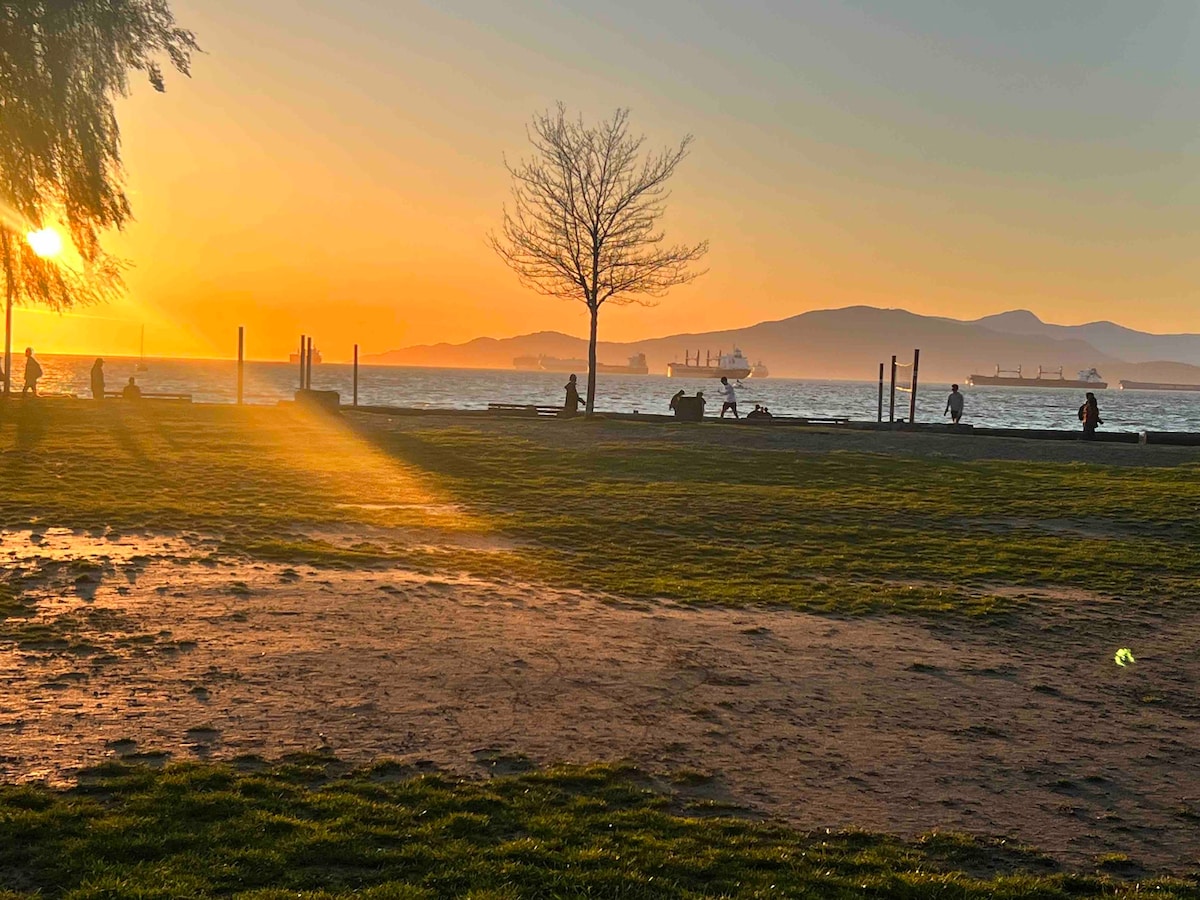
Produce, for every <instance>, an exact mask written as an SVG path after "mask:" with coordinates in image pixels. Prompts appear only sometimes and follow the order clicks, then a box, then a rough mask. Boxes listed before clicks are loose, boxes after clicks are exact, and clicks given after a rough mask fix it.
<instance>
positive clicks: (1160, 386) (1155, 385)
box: [1117, 378, 1200, 391]
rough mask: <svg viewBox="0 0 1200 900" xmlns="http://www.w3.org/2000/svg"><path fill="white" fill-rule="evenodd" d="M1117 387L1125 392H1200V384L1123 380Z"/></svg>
mask: <svg viewBox="0 0 1200 900" xmlns="http://www.w3.org/2000/svg"><path fill="white" fill-rule="evenodd" d="M1117 387H1119V388H1120V389H1121V390H1123V391H1200V384H1165V383H1163V382H1158V381H1129V380H1127V379H1125V378H1122V379H1121V380H1120V381H1118V382H1117Z"/></svg>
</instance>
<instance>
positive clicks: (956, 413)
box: [942, 384, 963, 425]
mask: <svg viewBox="0 0 1200 900" xmlns="http://www.w3.org/2000/svg"><path fill="white" fill-rule="evenodd" d="M946 413H949V414H950V422H951V423H952V424H954V425H957V424H958V420H959V419H961V418H962V414H963V395H962V394H961V393H960V392H959V390H958V385H957V384H952V385H950V396H949V397H947V398H946V411H945V412H943V413H942V415H943V416H944V415H946Z"/></svg>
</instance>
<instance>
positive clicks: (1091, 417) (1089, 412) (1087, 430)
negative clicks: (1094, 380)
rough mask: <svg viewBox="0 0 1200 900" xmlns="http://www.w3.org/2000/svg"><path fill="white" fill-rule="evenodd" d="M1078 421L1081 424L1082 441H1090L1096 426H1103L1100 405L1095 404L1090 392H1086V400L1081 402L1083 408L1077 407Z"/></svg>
mask: <svg viewBox="0 0 1200 900" xmlns="http://www.w3.org/2000/svg"><path fill="white" fill-rule="evenodd" d="M1079 421H1080V422H1082V423H1083V439H1084V440H1085V441H1090V440H1091V439H1092V437H1093V436H1094V435H1095V434H1096V426H1097V425H1103V424H1104V420H1103V419H1102V418H1100V405H1099V404H1098V403H1096V395H1095V394H1093V393H1092V392H1091V391H1088V392H1087V399H1086V400H1084V401H1083V406H1081V407H1079Z"/></svg>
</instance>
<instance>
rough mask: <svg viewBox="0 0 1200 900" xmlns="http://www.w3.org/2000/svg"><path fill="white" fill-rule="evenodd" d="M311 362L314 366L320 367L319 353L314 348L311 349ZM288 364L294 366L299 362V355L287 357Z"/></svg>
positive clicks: (294, 354)
mask: <svg viewBox="0 0 1200 900" xmlns="http://www.w3.org/2000/svg"><path fill="white" fill-rule="evenodd" d="M312 361H313V365H314V366H316V365H320V363H321V351H320V350H318V349H317V348H316V347H313V354H312ZM288 362H290V363H291V364H292V365H295V364H296V363H298V362H300V354H299V353H293V354H292V355H291V356H289V357H288Z"/></svg>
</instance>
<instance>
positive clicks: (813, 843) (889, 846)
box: [0, 401, 1200, 898]
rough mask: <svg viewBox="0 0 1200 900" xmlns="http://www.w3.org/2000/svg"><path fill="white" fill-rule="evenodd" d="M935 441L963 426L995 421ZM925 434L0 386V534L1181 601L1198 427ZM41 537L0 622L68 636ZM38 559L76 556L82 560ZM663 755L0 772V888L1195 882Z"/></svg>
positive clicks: (394, 893)
mask: <svg viewBox="0 0 1200 900" xmlns="http://www.w3.org/2000/svg"><path fill="white" fill-rule="evenodd" d="M943 440H946V441H951V442H953V441H958V442H960V443H955V444H945V445H937V446H939V447H940V446H945V447H954V448H956V449H958V450H961V449H962V448H973V449H975V450H977V451H978V453H976V456H977V457H981V456H983V455H985V454H986V453H987V452H988V448H989V446H991V447H998V446H1000V445H999V444H992V445H989V444H988V443H987V441H986V439H973V440H972V439H962V438H945V439H943ZM964 441H965V442H966V443H963V442H964ZM839 442H843V443H842V444H839ZM929 446H931V445H921V447H923V448H924V449H923V450H920V452H910V449H909V448H906V446H905V445H903V444H902V443H897V439H896V438H895V437H894V436H886V435H885V436H879V439H878V440H875V439H874V438H855V439H854V440H849V439H845V438H843V437H838V436H834V437H830V436H827V435H821V434H819V433H817V432H811V431H793V430H787V431H784V430H783V429H775V430H769V431H768V430H761V429H753V428H749V427H736V426H730V427H720V426H700V427H690V426H679V425H674V424H672V425H658V424H653V425H651V424H639V423H632V422H618V421H612V422H603V421H592V422H588V421H578V420H577V421H570V422H558V421H549V422H546V421H526V420H494V419H487V418H482V417H480V418H470V417H395V418H391V419H389V418H386V417H383V416H376V415H366V414H358V415H347V416H344V417H340V418H337V419H325V418H321V417H311V416H306V415H301V414H298V413H296V412H294V411H290V410H287V409H274V408H244V409H239V408H235V407H201V406H196V407H182V406H181V407H155V406H153V405H149V404H147V405H145V406H142V407H138V406H131V405H125V404H116V403H114V404H108V405H105V406H103V407H101V406H98V405H92V404H87V403H75V402H51V401H44V402H37V403H32V402H31V403H11V404H9V405H8V406H7V407H5V406H0V479H2V480H0V535H3V534H4V533H5V532H7V533H8V537H7V538H6V540H7V539H12V540H14V543H15V542H16V536H18V535H19V541H20V543H21V544H22V545H23V546H26V545H29V544H30V542H31V540H32V541H34V542H36V541H37V540H39V539H40V537H39V536H45V535H49V534H51V532H52V530H53V529H69V530H70V531H71V533H72V534H73V535H77V536H80V537H86V538H87V539H88V540H90V541H92V542H93V543H95V542H103V541H104V540H105V539H107V538H110V537H113V536H116V535H123V536H130V535H142V534H144V535H146V536H147V537H148V538H150V537H158V536H168V537H170V538H171V539H173V540H176V541H182V542H183V546H189V547H191V546H194V547H195V548H196V552H197V553H198V554H210V555H216V556H238V557H247V556H248V557H250V558H252V559H264V560H274V561H279V562H285V563H293V562H294V563H300V562H304V563H308V564H310V565H316V566H328V567H339V566H340V567H347V566H367V565H375V564H384V563H386V564H400V565H404V566H412V567H416V568H420V569H425V570H433V571H446V570H455V571H466V572H470V573H475V574H478V575H481V576H486V577H492V578H504V579H509V580H512V579H516V580H521V581H529V582H531V583H535V584H536V583H544V584H551V585H555V586H561V587H578V588H581V589H587V590H593V591H603V592H609V593H611V594H613V595H616V596H619V597H623V598H632V599H639V600H646V601H653V600H656V599H670V600H677V601H682V602H686V603H701V604H722V605H733V606H754V605H770V606H776V607H779V606H782V607H790V608H794V609H797V610H806V611H815V612H821V613H828V614H836V615H860V614H871V615H879V614H889V615H905V616H917V617H922V618H924V619H929V618H940V619H945V618H952V619H954V620H956V621H958V622H959V623H960V624H961V623H967V624H968V627H969V623H970V622H971V621H972V620H974V621H977V622H981V623H985V622H987V621H990V620H997V621H999V620H1006V617H1011V616H1013V615H1017V614H1019V613H1021V612H1022V611H1025V610H1038V611H1042V612H1047V613H1054V612H1055V611H1056V610H1058V609H1061V608H1063V607H1066V606H1078V605H1086V604H1088V603H1091V602H1093V601H1096V602H1104V603H1110V604H1116V605H1117V606H1119V607H1129V608H1136V609H1140V610H1150V609H1154V610H1155V611H1159V612H1161V613H1163V614H1165V615H1168V616H1170V615H1184V614H1186V613H1188V612H1189V611H1194V609H1195V607H1194V597H1195V594H1196V588H1197V586H1198V584H1200V554H1197V552H1196V549H1195V548H1196V547H1197V546H1200V516H1198V515H1197V513H1198V512H1200V464H1198V463H1197V461H1196V458H1195V457H1194V456H1192V457H1189V456H1187V455H1186V454H1180V453H1177V452H1174V451H1162V450H1157V449H1155V448H1124V449H1120V450H1119V451H1112V450H1096V451H1095V452H1096V453H1097V454H1103V453H1114V452H1121V453H1139V452H1141V453H1146V454H1147V455H1146V456H1145V457H1134V456H1127V457H1123V458H1121V459H1120V460H1117V462H1119V463H1120V464H1112V463H1113V460H1112V459H1108V460H1107V463H1106V464H1100V463H1092V462H1080V461H1077V460H1075V461H1072V460H1071V459H1070V457H1071V455H1072V453H1074V452H1075V451H1072V453H1065V452H1064V453H1063V454H1062V456H1063V458H1062V459H1060V460H1046V459H1042V460H1040V461H1029V460H1011V459H1010V460H1004V459H986V458H969V457H970V455H971V454H970V453H967V454H963V453H961V452H960V453H958V455H957V456H955V455H949V454H947V455H937V453H934V452H927V451H928V449H929ZM847 448H849V449H847ZM937 452H939V453H940V451H937ZM1080 452H1084V451H1080ZM1086 452H1092V449H1091V448H1086ZM1172 454H1173V455H1172ZM964 456H965V457H968V458H964ZM1101 458H1104V457H1101ZM1106 459H1107V458H1106ZM1138 459H1144V460H1145V461H1146V462H1147V463H1150V464H1147V465H1136V464H1129V463H1130V461H1137V460H1138ZM148 543H149V542H148ZM39 564H44V565H50V564H51V563H49V562H45V561H42V563H39V561H38V560H36V559H27V560H26V562H25V563H23V564H22V565H19V566H15V567H11V569H10V571H8V572H6V573H4V574H3V575H0V652H19V651H31V650H32V649H36V648H37V647H40V646H48V644H47V641H51V642H56V643H54V646H59V647H65V648H67V650H69V649H70V648H71V646H72V644H71V641H72V635H71V634H70V631H71V623H72V622H73V621H75V620H74V619H72V618H71V616H73V615H74V616H78V615H85V614H86V613H87V608H86V607H85V608H84V610H83V612H80V611H78V610H77V611H75V612H72V613H67V614H64V615H63V616H61V617H60V618H59V619H58V620H55V621H54V622H50V623H47V622H45V621H43V620H40V619H37V617H36V613H37V610H36V609H35V608H34V606H33V605H32V601H30V600H29V599H28V597H26V596H24V594H25V593H26V592H25V590H24V589H25V588H26V586H27V584H28V583H29V582H30V581H31V580H34V579H36V578H37V577H38V576H39ZM55 564H60V565H61V564H62V563H55ZM66 565H70V566H76V567H78V568H79V572H78V575H77V577H78V578H80V579H85V578H86V577H88V572H87V567H88V566H89V565H91V564H90V563H88V562H86V561H83V562H80V561H74V562H68V563H66ZM71 575H72V577H76V573H75V570H74V569H72V570H71ZM35 619H36V621H35ZM0 736H3V735H0ZM0 752H3V750H2V747H0ZM662 786H663V783H662V782H661V781H658V780H656V779H651V778H648V777H647V776H645V775H643V774H640V773H639V772H636V771H634V770H631V769H623V768H606V767H587V768H574V769H562V768H556V769H549V770H545V771H530V772H525V773H523V774H517V775H513V776H509V777H504V778H497V779H492V780H489V781H483V782H479V781H456V780H454V779H451V778H449V777H447V776H444V775H432V774H414V773H412V772H408V771H405V770H400V769H399V768H398V767H396V766H394V765H389V764H380V765H379V766H376V767H375V768H371V769H367V770H360V771H350V770H348V769H347V768H346V767H344V766H342V765H341V764H339V763H337V761H336V760H332V759H328V758H297V759H292V760H288V761H285V762H283V763H280V764H276V765H269V764H266V763H261V762H256V761H251V760H243V761H241V762H235V763H230V764H219V763H189V764H182V765H176V766H171V767H167V768H166V769H162V770H158V769H153V768H147V767H143V766H127V765H125V764H117V763H114V764H112V765H109V766H107V767H105V768H103V769H101V770H98V771H95V772H92V773H91V774H90V775H88V776H87V777H85V778H84V779H83V781H82V782H81V784H80V785H79V786H78V787H76V788H73V789H70V790H60V789H52V788H49V787H45V786H40V785H21V786H14V785H9V786H3V787H0V898H3V897H8V896H12V897H17V896H21V897H24V896H52V897H59V896H61V897H73V898H75V897H80V898H81V897H143V898H144V897H175V896H196V897H204V896H228V895H234V894H238V895H240V896H252V897H260V898H266V897H271V898H274V897H284V896H288V897H294V896H306V897H325V896H338V895H342V894H346V893H348V892H351V891H355V892H359V893H360V894H361V895H363V896H374V897H381V898H382V897H405V898H407V897H427V896H428V897H435V896H472V897H479V898H483V897H514V898H515V897H577V896H592V897H660V896H661V897H690V896H710V895H727V896H812V897H839V896H845V897H851V896H880V897H885V896H886V897H963V898H966V897H985V896H988V897H992V896H1000V897H1004V896H1012V897H1017V896H1020V897H1025V896H1031V897H1046V898H1051V897H1089V896H1133V895H1134V894H1135V893H1139V892H1140V893H1153V895H1154V896H1161V897H1200V892H1198V889H1197V887H1196V885H1195V883H1192V882H1188V883H1183V882H1166V881H1158V882H1145V881H1143V882H1141V883H1140V884H1134V883H1131V882H1125V881H1120V880H1112V879H1113V878H1114V877H1116V878H1120V877H1121V876H1127V875H1129V874H1130V873H1129V871H1128V870H1127V868H1126V861H1124V860H1123V859H1121V858H1118V857H1114V858H1111V859H1108V860H1101V861H1099V874H1095V875H1086V876H1076V875H1066V874H1061V873H1057V872H1055V871H1052V868H1053V867H1052V866H1048V865H1047V862H1046V860H1044V859H1042V858H1041V857H1038V856H1037V855H1036V854H1035V853H1032V852H1026V851H1022V850H1017V849H1013V848H1010V847H1007V846H1000V845H997V844H992V843H976V842H974V841H973V840H971V839H969V838H963V837H957V836H952V835H943V836H928V837H926V838H925V839H922V840H920V841H917V842H915V843H906V842H902V841H899V840H897V839H894V838H891V837H887V836H882V835H871V834H863V833H839V834H826V833H821V834H803V833H798V832H795V831H791V830H787V829H784V828H781V827H777V826H774V825H771V824H757V823H753V822H750V821H747V820H745V819H743V818H737V817H733V816H730V815H722V814H721V813H723V812H724V813H728V810H722V809H720V808H714V807H711V806H708V805H705V804H704V803H703V802H701V801H700V800H698V799H696V798H698V797H699V796H701V793H697V792H692V793H689V792H688V791H687V790H682V789H681V790H680V791H679V792H677V793H670V792H669V793H664V792H662V791H661V790H659V788H661V787H662ZM674 787H675V788H680V787H681V786H680V785H675V786H674ZM683 787H688V785H686V784H685V785H683ZM688 797H691V798H692V799H691V800H689V799H687V798H688ZM6 889H7V890H9V891H10V893H8V894H5V893H4V890H6Z"/></svg>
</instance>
